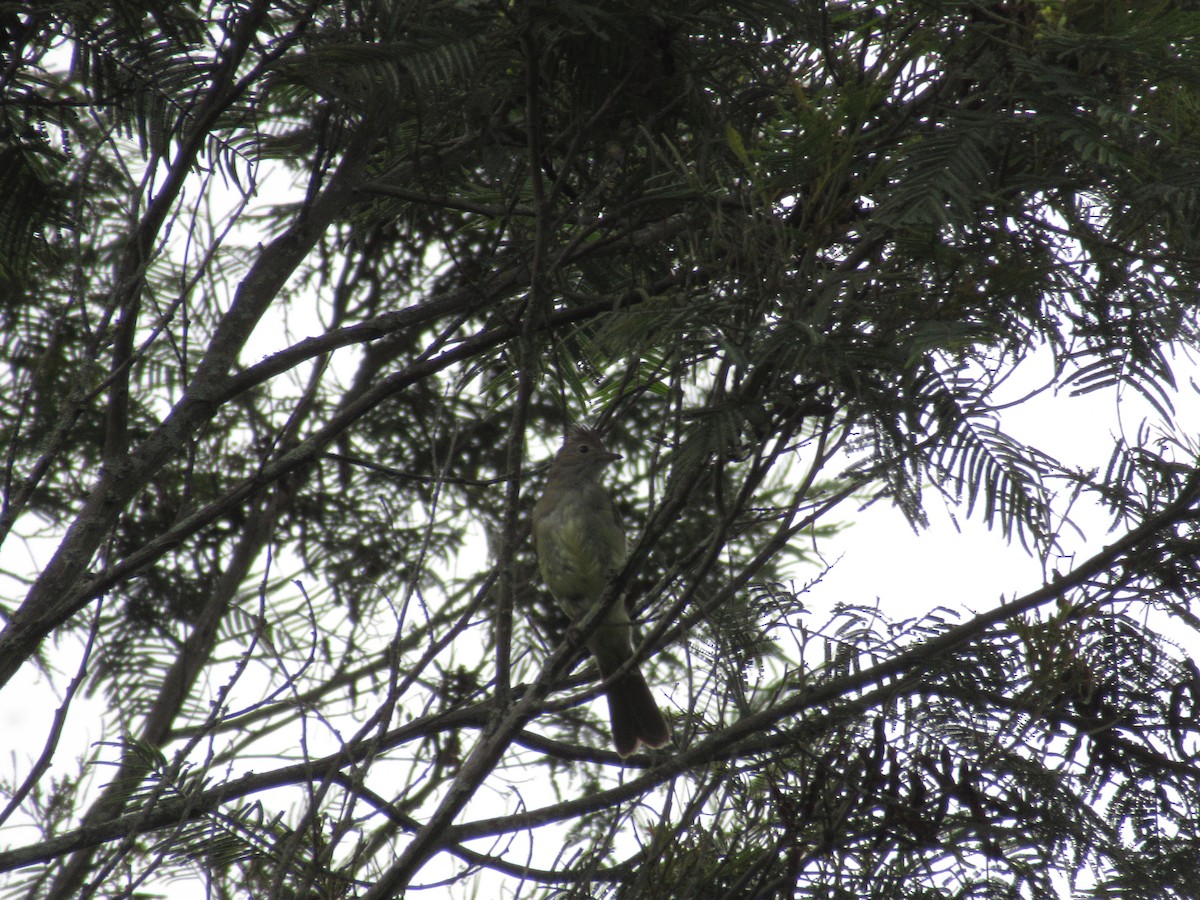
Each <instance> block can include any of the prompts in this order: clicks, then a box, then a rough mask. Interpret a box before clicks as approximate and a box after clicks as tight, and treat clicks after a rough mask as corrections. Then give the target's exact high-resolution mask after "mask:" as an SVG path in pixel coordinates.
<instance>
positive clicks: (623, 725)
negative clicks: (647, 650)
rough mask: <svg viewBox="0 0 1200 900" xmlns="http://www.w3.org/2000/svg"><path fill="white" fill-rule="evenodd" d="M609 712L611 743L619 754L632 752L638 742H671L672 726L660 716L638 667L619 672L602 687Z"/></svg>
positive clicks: (662, 744) (664, 744)
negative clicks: (606, 685) (605, 686)
mask: <svg viewBox="0 0 1200 900" xmlns="http://www.w3.org/2000/svg"><path fill="white" fill-rule="evenodd" d="M605 692H606V693H607V695H608V716H609V719H610V720H611V722H612V736H613V743H614V744H615V745H616V747H617V753H618V754H619V755H621V756H622V757H625V756H629V755H631V754H632V753H634V752H635V751H636V750H637V748H638V744H645V745H646V746H647V747H654V748H658V747H665V746H666V745H667V744H669V743H671V729H670V728H668V727H667V720H666V719H665V718H663V714H662V712H661V711H660V710H659V708H658V704H657V703H656V702H655V701H654V695H653V694H652V693H650V686H649V685H648V684H646V679H645V678H643V677H642V673H641V672H639V671H638V670H637V669H630V670H629V671H628V672H625V673H624V674H622V675H618V676H617V677H616V678H615V679H613V680H612V682H610V683H609V685H608V687H607V688H606V689H605Z"/></svg>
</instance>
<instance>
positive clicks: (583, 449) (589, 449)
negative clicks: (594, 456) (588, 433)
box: [579, 444, 592, 453]
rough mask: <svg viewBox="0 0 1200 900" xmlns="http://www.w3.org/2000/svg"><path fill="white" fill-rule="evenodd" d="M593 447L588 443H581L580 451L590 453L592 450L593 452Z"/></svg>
mask: <svg viewBox="0 0 1200 900" xmlns="http://www.w3.org/2000/svg"><path fill="white" fill-rule="evenodd" d="M591 449H592V448H591V447H589V446H588V445H587V444H580V445H579V452H580V453H590V452H591Z"/></svg>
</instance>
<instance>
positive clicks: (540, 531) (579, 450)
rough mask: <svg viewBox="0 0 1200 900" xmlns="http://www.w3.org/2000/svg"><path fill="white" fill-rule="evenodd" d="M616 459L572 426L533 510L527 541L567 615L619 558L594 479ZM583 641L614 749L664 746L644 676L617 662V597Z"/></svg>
mask: <svg viewBox="0 0 1200 900" xmlns="http://www.w3.org/2000/svg"><path fill="white" fill-rule="evenodd" d="M622 458H623V457H622V456H621V454H619V453H613V452H612V451H611V450H609V449H608V448H607V447H605V446H604V442H603V440H602V439H601V437H600V435H599V434H598V433H597V432H595V431H593V430H592V429H589V428H585V427H583V426H578V425H576V426H572V427H571V428H570V429H568V431H567V435H566V439H565V440H564V441H563V445H562V449H560V450H559V451H558V453H557V454H556V455H555V457H554V460H553V462H552V463H551V465H550V473H549V475H548V476H547V478H546V487H545V489H544V490H543V492H542V496H541V498H540V499H538V501H537V503H535V504H534V507H533V516H532V532H533V543H534V549H535V551H536V552H537V558H538V568H539V570H540V571H541V574H542V580H543V581H545V583H546V587H548V588H549V589H550V593H551V594H552V595H553V596H554V599H555V600H557V601H558V603H559V605H560V606H561V607H562V608H563V609H564V610H565V611H566V613H567V615H569V616H570V617H571V618H572V619H574V620H579V619H581V618H583V617H584V616H585V615H586V614H587V613H588V611H589V610H591V609H592V607H593V606H594V605H595V604H596V603H598V602H599V601H600V600H601V599H602V598H603V597H604V593H605V590H606V588H607V587H608V585H609V582H610V581H611V580H612V578H613V576H614V575H616V574H617V573H618V572H619V571H620V569H621V567H622V566H623V565H624V563H625V529H624V528H623V527H622V525H621V518H620V515H619V514H618V513H617V507H616V504H615V503H613V500H612V497H610V496H609V494H608V492H607V491H605V489H604V487H603V486H602V485H601V483H600V474H601V473H602V472H603V471H604V469H605V468H607V467H608V466H609V465H610V464H611V463H613V462H615V461H616V460H618V459H622ZM586 643H587V647H588V650H589V651H591V654H592V656H593V657H594V658H595V660H596V664H597V665H598V666H599V668H600V676H601V678H603V679H604V681H605V688H604V690H605V694H606V696H607V698H608V714H609V721H610V722H611V724H612V739H613V744H614V746H615V747H616V750H617V754H618V755H619V756H621V757H622V758H625V757H628V756H631V755H632V754H633V753H635V752H636V751H637V749H638V747H639V745H642V744H644V745H646V746H647V747H651V748H654V749H658V748H661V747H665V746H666V745H667V744H669V743H670V742H671V730H670V728H669V727H668V726H667V720H666V719H665V718H664V717H663V714H662V711H661V710H660V709H659V708H658V704H657V703H656V702H655V700H654V695H653V694H652V693H651V692H650V687H649V685H648V684H646V679H645V678H644V677H643V675H642V673H641V671H640V670H639V669H638V667H637V666H636V665H630V666H625V664H626V663H627V662H628V661H629V660H630V659H631V658H632V657H633V624H632V622H631V621H630V619H629V611H628V610H627V609H626V608H625V604H624V602H623V598H617V599H616V601H615V602H613V603H610V604H609V606H608V610H607V611H606V612H605V614H604V617H603V618H602V619H601V620H600V622H598V623H597V625H596V627H595V628H594V629H593V630H592V632H591V634H590V635H588V637H587V641H586ZM623 666H625V668H624V670H623V671H621V672H620V674H616V673H617V672H618V670H621V669H622V667H623Z"/></svg>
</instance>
